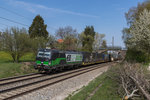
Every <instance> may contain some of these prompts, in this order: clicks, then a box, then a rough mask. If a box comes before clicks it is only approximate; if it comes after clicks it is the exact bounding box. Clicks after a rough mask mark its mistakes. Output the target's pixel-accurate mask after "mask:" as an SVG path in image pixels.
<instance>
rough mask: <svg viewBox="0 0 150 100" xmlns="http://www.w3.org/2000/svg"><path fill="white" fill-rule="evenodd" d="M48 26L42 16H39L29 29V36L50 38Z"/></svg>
mask: <svg viewBox="0 0 150 100" xmlns="http://www.w3.org/2000/svg"><path fill="white" fill-rule="evenodd" d="M46 28H47V25H45V24H44V20H43V18H42V17H41V16H40V15H37V16H36V17H35V18H34V20H33V22H32V25H31V26H30V27H29V35H30V38H35V37H44V38H47V37H48V31H47V30H46Z"/></svg>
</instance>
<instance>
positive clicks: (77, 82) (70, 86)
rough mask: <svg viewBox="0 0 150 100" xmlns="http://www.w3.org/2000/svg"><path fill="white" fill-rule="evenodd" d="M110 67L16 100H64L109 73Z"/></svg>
mask: <svg viewBox="0 0 150 100" xmlns="http://www.w3.org/2000/svg"><path fill="white" fill-rule="evenodd" d="M108 67H109V66H105V67H102V68H99V69H97V70H94V71H91V72H88V73H85V74H83V75H80V76H77V77H74V78H72V79H68V80H65V81H63V82H60V83H57V84H55V85H52V86H49V87H46V88H43V89H40V90H38V91H35V92H32V93H30V94H27V95H24V96H22V97H19V98H16V99H15V100H63V99H64V98H66V97H67V96H68V95H69V94H71V93H72V92H74V91H76V90H79V89H80V88H82V87H83V86H86V85H87V84H88V83H89V82H90V81H92V80H93V79H95V78H96V77H97V76H99V75H101V74H102V73H103V72H105V71H107V69H108Z"/></svg>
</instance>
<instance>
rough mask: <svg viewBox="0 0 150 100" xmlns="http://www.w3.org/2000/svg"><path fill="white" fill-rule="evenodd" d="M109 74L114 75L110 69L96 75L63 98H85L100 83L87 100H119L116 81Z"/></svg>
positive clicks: (82, 99) (69, 99) (81, 99)
mask: <svg viewBox="0 0 150 100" xmlns="http://www.w3.org/2000/svg"><path fill="white" fill-rule="evenodd" d="M109 76H111V77H115V73H113V72H112V69H109V70H108V71H107V72H105V73H103V74H102V75H100V76H98V77H97V78H96V79H95V80H93V81H91V82H90V83H89V84H88V85H87V86H85V87H83V88H82V89H81V90H80V91H79V92H78V93H76V94H72V95H70V96H69V97H67V98H66V99H65V100H86V99H87V97H89V95H90V94H91V93H92V92H93V91H94V90H95V89H96V88H98V86H99V85H100V84H102V85H101V86H100V87H99V88H98V90H97V91H96V92H95V93H94V95H93V96H91V97H90V99H89V100H121V97H120V96H119V95H118V94H117V89H118V83H116V82H115V81H114V80H112V79H111V78H110V77H109Z"/></svg>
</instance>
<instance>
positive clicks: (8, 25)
mask: <svg viewBox="0 0 150 100" xmlns="http://www.w3.org/2000/svg"><path fill="white" fill-rule="evenodd" d="M0 24H1V25H4V26H7V27H10V26H9V25H6V24H3V23H0Z"/></svg>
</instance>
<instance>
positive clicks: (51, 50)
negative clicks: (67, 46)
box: [38, 49, 82, 54]
mask: <svg viewBox="0 0 150 100" xmlns="http://www.w3.org/2000/svg"><path fill="white" fill-rule="evenodd" d="M38 51H43V52H60V53H73V54H80V53H82V52H77V51H61V50H57V49H39V50H38Z"/></svg>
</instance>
